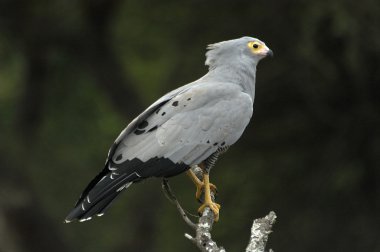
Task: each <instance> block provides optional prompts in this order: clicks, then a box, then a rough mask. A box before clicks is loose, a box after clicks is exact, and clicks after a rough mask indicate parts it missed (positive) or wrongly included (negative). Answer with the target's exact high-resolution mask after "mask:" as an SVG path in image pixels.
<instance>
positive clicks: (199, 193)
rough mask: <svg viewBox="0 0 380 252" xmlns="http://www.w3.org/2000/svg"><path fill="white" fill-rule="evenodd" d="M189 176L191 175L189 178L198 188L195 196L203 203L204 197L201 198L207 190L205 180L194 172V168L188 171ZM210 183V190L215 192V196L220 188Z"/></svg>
mask: <svg viewBox="0 0 380 252" xmlns="http://www.w3.org/2000/svg"><path fill="white" fill-rule="evenodd" d="M186 174H187V176H189V178H190V179H191V180H192V181H193V183H194V185H195V187H196V188H197V189H196V192H195V198H196V199H197V200H198V201H199V202H200V203H202V202H203V199H202V198H201V197H202V194H203V193H204V192H206V190H205V182H204V181H201V180H200V179H199V178H198V177H197V175H195V174H194V172H193V171H192V170H188V171H187V172H186ZM208 184H209V187H210V190H211V191H212V192H213V194H214V198H215V196H216V195H217V193H218V190H217V188H216V186H215V185H214V184H211V183H208Z"/></svg>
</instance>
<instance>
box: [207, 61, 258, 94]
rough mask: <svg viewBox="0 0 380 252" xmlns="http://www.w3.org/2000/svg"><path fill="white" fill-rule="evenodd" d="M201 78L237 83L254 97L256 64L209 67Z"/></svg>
mask: <svg viewBox="0 0 380 252" xmlns="http://www.w3.org/2000/svg"><path fill="white" fill-rule="evenodd" d="M202 79H212V80H213V81H220V82H230V83H234V84H237V85H239V86H240V87H241V88H242V91H243V92H245V93H247V94H249V95H250V96H251V98H252V101H253V100H254V98H255V81H256V66H252V65H249V66H241V65H240V66H239V67H236V66H234V65H222V66H217V67H215V68H213V69H210V70H209V72H208V73H207V74H206V75H205V76H204V77H203V78H202Z"/></svg>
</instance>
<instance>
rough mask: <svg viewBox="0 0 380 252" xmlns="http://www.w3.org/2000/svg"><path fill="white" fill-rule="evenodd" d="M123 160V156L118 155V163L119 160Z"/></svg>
mask: <svg viewBox="0 0 380 252" xmlns="http://www.w3.org/2000/svg"><path fill="white" fill-rule="evenodd" d="M122 158H123V155H122V154H120V155H118V156H117V157H116V159H115V160H116V161H119V160H121V159H122Z"/></svg>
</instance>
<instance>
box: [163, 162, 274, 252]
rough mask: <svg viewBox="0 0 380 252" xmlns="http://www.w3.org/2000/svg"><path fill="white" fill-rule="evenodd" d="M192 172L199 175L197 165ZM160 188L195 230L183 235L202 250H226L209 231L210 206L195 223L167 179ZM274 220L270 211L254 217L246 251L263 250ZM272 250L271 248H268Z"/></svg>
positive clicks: (211, 220)
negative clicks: (257, 217) (193, 233)
mask: <svg viewBox="0 0 380 252" xmlns="http://www.w3.org/2000/svg"><path fill="white" fill-rule="evenodd" d="M192 169H193V171H194V173H195V174H197V176H199V172H201V171H200V169H199V170H198V169H197V167H194V168H192ZM162 189H163V192H164V193H165V195H166V196H167V198H168V199H169V200H170V201H171V202H172V203H173V204H175V205H176V207H177V209H178V211H179V213H180V214H181V216H182V218H183V219H184V221H185V222H186V224H187V225H188V226H189V227H191V228H192V229H193V230H195V236H192V235H190V234H187V233H185V237H186V238H187V239H189V240H190V241H192V242H193V243H194V244H195V245H196V246H197V247H198V249H199V250H200V251H202V252H211V251H212V252H226V250H225V249H224V248H223V247H220V246H218V245H217V243H216V242H215V241H214V240H212V237H211V231H212V226H213V224H214V220H215V219H214V218H215V216H214V213H213V211H211V209H210V208H208V207H207V208H205V210H204V211H203V213H202V216H200V217H199V219H198V223H197V224H195V223H194V222H193V221H192V220H191V219H190V218H189V217H188V216H187V213H186V211H185V210H184V209H183V208H182V207H181V205H180V204H179V202H178V200H177V198H176V197H175V195H174V193H173V191H172V190H171V188H170V185H169V183H168V180H166V179H164V180H163V181H162ZM212 196H213V197H214V195H212ZM275 221H276V214H275V213H274V212H270V213H269V214H268V215H267V216H265V217H264V218H260V219H256V220H254V221H253V225H252V228H251V237H250V240H249V243H248V246H247V248H246V252H264V251H265V246H266V243H267V241H268V236H269V234H270V233H271V232H272V226H273V224H274V223H275ZM270 251H272V250H270Z"/></svg>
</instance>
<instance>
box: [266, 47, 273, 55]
mask: <svg viewBox="0 0 380 252" xmlns="http://www.w3.org/2000/svg"><path fill="white" fill-rule="evenodd" d="M266 56H270V57H273V51H272V50H271V49H269V48H268V51H267V52H266Z"/></svg>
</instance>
